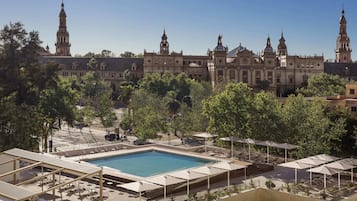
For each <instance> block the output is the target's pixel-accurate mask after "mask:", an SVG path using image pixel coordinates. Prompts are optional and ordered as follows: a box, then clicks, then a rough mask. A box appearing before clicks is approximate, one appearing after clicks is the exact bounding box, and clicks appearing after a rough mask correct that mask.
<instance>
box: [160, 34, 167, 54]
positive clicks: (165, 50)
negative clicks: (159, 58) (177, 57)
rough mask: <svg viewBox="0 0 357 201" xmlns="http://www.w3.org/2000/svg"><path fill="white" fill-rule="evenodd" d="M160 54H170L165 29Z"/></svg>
mask: <svg viewBox="0 0 357 201" xmlns="http://www.w3.org/2000/svg"><path fill="white" fill-rule="evenodd" d="M160 54H163V55H168V54H169V42H167V36H166V32H165V29H164V33H163V34H162V36H161V43H160Z"/></svg>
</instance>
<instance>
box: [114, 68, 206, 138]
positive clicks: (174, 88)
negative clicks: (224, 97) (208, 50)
mask: <svg viewBox="0 0 357 201" xmlns="http://www.w3.org/2000/svg"><path fill="white" fill-rule="evenodd" d="M210 91H211V90H210V85H209V84H206V83H199V82H196V81H194V80H192V79H190V78H188V77H187V76H186V75H184V74H179V75H177V76H175V75H173V74H170V73H164V74H162V75H161V74H150V75H147V76H145V77H144V79H143V80H141V82H140V83H139V88H138V89H136V90H135V91H132V92H131V94H132V95H131V96H130V103H129V108H130V111H132V113H131V116H130V115H127V116H126V118H124V120H123V121H122V123H121V126H122V128H123V129H124V127H125V129H127V128H128V124H130V123H128V122H131V125H132V128H133V130H134V132H135V133H136V134H137V135H138V137H140V138H143V139H147V138H148V136H149V137H153V136H154V135H153V134H152V133H155V134H156V133H158V132H164V133H166V132H172V133H174V134H175V135H177V136H178V132H179V133H181V134H182V135H184V134H187V133H190V132H192V131H204V130H205V128H206V126H207V121H206V118H204V116H202V114H201V112H202V105H201V101H202V100H203V99H204V98H207V96H209V95H210ZM126 99H128V98H126ZM145 115H147V118H148V119H147V121H146V120H143V119H142V118H146V117H145ZM149 120H150V121H149ZM147 122H156V125H157V126H154V127H153V129H151V133H148V132H143V131H144V130H145V129H143V128H145V127H146V125H148V123H147ZM158 122H161V123H158ZM179 137H180V136H179Z"/></svg>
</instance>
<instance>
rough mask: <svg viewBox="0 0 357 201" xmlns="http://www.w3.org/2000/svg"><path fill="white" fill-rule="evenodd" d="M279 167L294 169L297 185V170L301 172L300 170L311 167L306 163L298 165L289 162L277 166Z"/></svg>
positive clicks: (295, 162)
mask: <svg viewBox="0 0 357 201" xmlns="http://www.w3.org/2000/svg"><path fill="white" fill-rule="evenodd" d="M279 166H281V167H287V168H294V169H295V183H297V170H298V169H300V170H302V169H306V168H310V167H312V166H313V165H311V164H307V163H299V162H297V161H291V162H287V163H282V164H279Z"/></svg>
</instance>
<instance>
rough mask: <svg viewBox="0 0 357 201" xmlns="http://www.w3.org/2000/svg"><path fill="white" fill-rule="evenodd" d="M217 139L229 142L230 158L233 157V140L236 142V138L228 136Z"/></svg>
mask: <svg viewBox="0 0 357 201" xmlns="http://www.w3.org/2000/svg"><path fill="white" fill-rule="evenodd" d="M219 139H220V140H222V141H226V142H231V158H233V157H234V154H233V153H234V142H237V140H238V138H237V137H233V136H230V137H222V138H219Z"/></svg>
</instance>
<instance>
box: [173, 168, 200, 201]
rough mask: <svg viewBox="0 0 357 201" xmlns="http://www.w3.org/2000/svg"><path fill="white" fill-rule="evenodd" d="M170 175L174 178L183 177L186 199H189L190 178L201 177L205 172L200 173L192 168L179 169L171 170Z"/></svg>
mask: <svg viewBox="0 0 357 201" xmlns="http://www.w3.org/2000/svg"><path fill="white" fill-rule="evenodd" d="M170 176H173V177H176V178H180V179H185V180H186V181H187V185H186V186H187V199H189V195H190V180H193V179H198V178H202V177H205V176H206V175H205V174H201V173H198V172H194V171H192V170H181V171H178V172H173V173H171V174H170Z"/></svg>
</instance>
